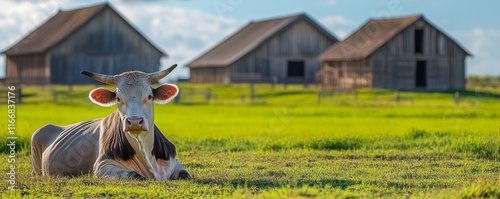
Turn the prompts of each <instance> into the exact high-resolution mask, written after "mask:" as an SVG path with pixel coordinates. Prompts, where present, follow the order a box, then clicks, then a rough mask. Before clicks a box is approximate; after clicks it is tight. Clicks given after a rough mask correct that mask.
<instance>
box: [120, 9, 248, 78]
mask: <svg viewBox="0 0 500 199" xmlns="http://www.w3.org/2000/svg"><path fill="white" fill-rule="evenodd" d="M113 5H114V6H115V7H116V8H117V9H118V11H119V12H120V13H121V14H122V15H124V16H125V17H126V18H127V20H129V21H130V22H131V23H132V24H134V25H135V26H136V27H138V28H139V29H140V30H141V31H142V32H143V33H144V34H145V35H146V36H147V37H148V38H149V39H151V40H152V41H153V42H154V43H156V44H157V45H158V46H159V47H160V48H161V49H163V50H164V51H166V52H167V53H168V54H169V58H168V59H166V60H162V61H161V63H162V65H163V67H168V66H170V65H172V64H174V63H177V64H179V65H180V66H184V65H185V64H187V63H188V62H189V61H192V60H193V59H194V58H196V57H198V56H199V55H200V54H201V53H203V52H205V51H206V50H208V49H209V48H211V47H213V46H214V45H215V44H216V43H218V42H220V41H221V40H222V39H224V38H226V37H227V36H228V35H230V34H231V33H233V32H234V31H236V29H238V28H239V27H240V26H241V25H243V24H242V23H240V22H238V21H236V20H233V19H230V18H224V17H221V16H219V15H214V14H211V13H207V12H203V11H199V10H194V9H185V8H176V7H169V6H167V5H158V6H154V7H153V6H150V5H149V4H136V3H124V2H116V3H114V4H113ZM180 69H181V70H179V69H176V70H175V71H174V72H173V73H172V77H178V76H181V77H187V75H188V71H189V70H187V68H180Z"/></svg>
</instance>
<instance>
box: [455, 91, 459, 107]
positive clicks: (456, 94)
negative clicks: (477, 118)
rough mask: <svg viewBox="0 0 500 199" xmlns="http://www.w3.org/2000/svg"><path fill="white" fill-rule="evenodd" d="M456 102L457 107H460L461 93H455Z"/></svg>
mask: <svg viewBox="0 0 500 199" xmlns="http://www.w3.org/2000/svg"><path fill="white" fill-rule="evenodd" d="M454 101H455V106H458V105H460V92H458V91H455V97H454Z"/></svg>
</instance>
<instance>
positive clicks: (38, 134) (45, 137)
mask: <svg viewBox="0 0 500 199" xmlns="http://www.w3.org/2000/svg"><path fill="white" fill-rule="evenodd" d="M63 130H64V128H62V127H60V126H55V125H52V124H47V125H45V126H43V127H42V128H39V129H37V130H36V131H35V132H34V133H33V135H32V136H31V165H33V171H32V173H31V174H33V175H41V174H42V155H43V152H44V151H45V149H46V148H47V147H48V146H50V145H51V144H52V142H54V140H55V139H56V138H57V136H58V135H59V134H60V133H61V132H62V131H63Z"/></svg>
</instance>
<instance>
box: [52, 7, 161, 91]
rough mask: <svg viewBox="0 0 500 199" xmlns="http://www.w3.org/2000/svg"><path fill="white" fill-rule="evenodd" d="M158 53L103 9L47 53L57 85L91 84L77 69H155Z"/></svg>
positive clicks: (117, 70)
mask: <svg viewBox="0 0 500 199" xmlns="http://www.w3.org/2000/svg"><path fill="white" fill-rule="evenodd" d="M161 56H162V55H161V53H160V52H158V51H157V50H156V49H155V48H154V47H152V46H151V45H150V44H149V43H148V42H147V40H145V39H144V38H143V37H142V36H141V35H140V34H138V33H137V32H136V31H134V30H132V29H130V28H129V26H128V25H127V24H126V23H125V22H124V21H123V19H121V18H120V17H119V16H118V15H117V14H115V13H114V12H112V11H111V10H109V9H108V10H106V11H105V12H102V13H100V14H99V16H96V18H95V19H94V20H92V21H91V22H90V23H89V24H87V25H86V26H84V27H83V28H82V29H80V30H79V31H78V32H76V33H74V34H73V35H71V36H70V37H69V38H68V39H66V40H65V42H63V43H61V44H60V45H58V46H56V47H55V48H54V49H53V50H51V51H50V59H51V71H50V74H51V81H52V82H53V83H57V84H89V83H95V82H94V81H93V80H90V79H89V78H87V77H84V76H83V75H81V74H80V71H81V70H88V71H92V72H98V73H104V74H119V73H122V72H124V71H130V70H140V71H144V72H154V71H157V70H159V59H160V57H161Z"/></svg>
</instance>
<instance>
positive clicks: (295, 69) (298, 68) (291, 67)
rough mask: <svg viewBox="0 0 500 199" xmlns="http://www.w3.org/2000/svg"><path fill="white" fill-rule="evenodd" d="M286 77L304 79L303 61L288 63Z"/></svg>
mask: <svg viewBox="0 0 500 199" xmlns="http://www.w3.org/2000/svg"><path fill="white" fill-rule="evenodd" d="M287 73H288V77H304V76H305V75H304V74H305V72H304V61H289V62H288V72H287Z"/></svg>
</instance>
